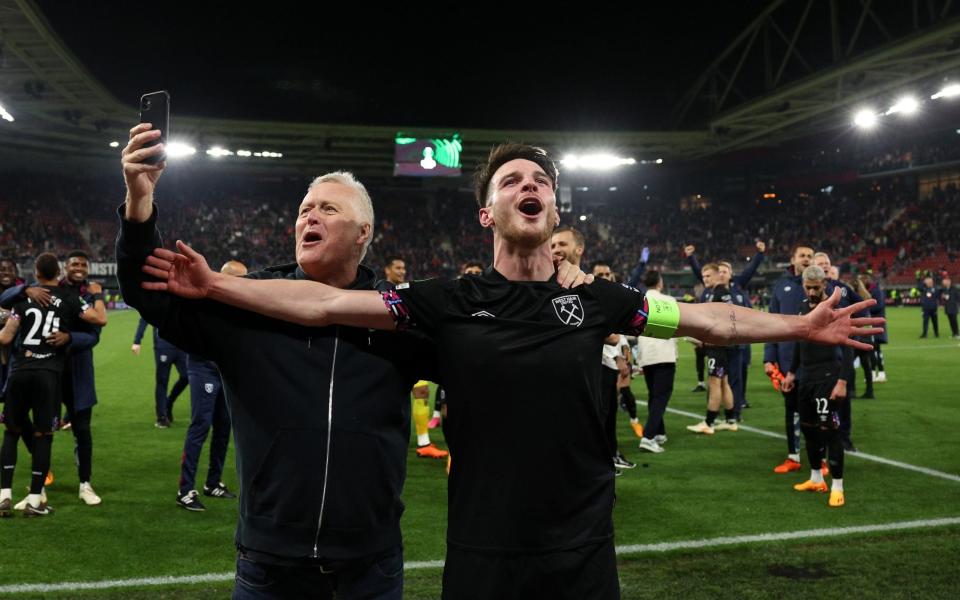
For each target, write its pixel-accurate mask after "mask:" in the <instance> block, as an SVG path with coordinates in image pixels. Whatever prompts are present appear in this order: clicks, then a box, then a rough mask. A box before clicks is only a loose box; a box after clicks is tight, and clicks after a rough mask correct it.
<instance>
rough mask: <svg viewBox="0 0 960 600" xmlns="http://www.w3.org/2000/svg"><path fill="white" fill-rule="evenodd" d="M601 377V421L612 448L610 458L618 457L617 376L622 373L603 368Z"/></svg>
mask: <svg viewBox="0 0 960 600" xmlns="http://www.w3.org/2000/svg"><path fill="white" fill-rule="evenodd" d="M601 370H602V371H603V374H602V375H601V376H600V386H601V388H600V420H601V422H602V423H603V430H604V431H605V432H606V434H607V444H608V445H609V446H610V456H616V455H617V452H619V450H620V445H619V444H618V443H617V400H618V396H619V393H618V392H617V376H618V375H619V374H620V372H619V371H618V370H616V369H611V368H610V367H602V368H601Z"/></svg>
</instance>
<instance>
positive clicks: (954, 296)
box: [940, 277, 960, 339]
mask: <svg viewBox="0 0 960 600" xmlns="http://www.w3.org/2000/svg"><path fill="white" fill-rule="evenodd" d="M942 283H943V285H942V287H941V288H940V298H941V299H942V300H943V312H945V313H946V314H947V321H949V322H950V335H952V336H953V338H954V339H957V338H960V328H958V327H957V307H958V305H960V297H958V294H960V290H958V289H957V288H956V287H954V285H953V280H951V279H950V278H949V277H944V278H943V282H942Z"/></svg>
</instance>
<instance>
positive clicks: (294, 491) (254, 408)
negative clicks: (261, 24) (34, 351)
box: [117, 124, 435, 599]
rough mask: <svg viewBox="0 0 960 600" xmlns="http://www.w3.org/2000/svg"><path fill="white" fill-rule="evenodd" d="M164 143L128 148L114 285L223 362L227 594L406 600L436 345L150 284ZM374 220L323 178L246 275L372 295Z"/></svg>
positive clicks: (180, 340) (349, 186) (137, 140)
mask: <svg viewBox="0 0 960 600" xmlns="http://www.w3.org/2000/svg"><path fill="white" fill-rule="evenodd" d="M159 135H160V132H159V131H157V130H150V125H149V124H142V125H137V126H136V127H134V128H133V129H132V130H131V132H130V141H129V143H128V144H127V146H126V147H125V148H124V150H123V154H122V165H123V174H124V179H125V182H126V187H127V197H126V199H125V201H124V204H123V205H122V206H121V207H120V209H119V216H120V223H121V225H120V235H119V237H118V240H117V268H118V277H119V279H120V285H121V289H122V291H123V295H124V299H125V300H126V301H127V302H128V303H129V304H130V305H131V306H133V307H135V308H136V309H137V310H139V311H140V314H141V315H143V317H144V318H145V319H146V320H147V321H148V322H149V323H151V324H152V325H154V326H159V327H160V335H161V336H163V337H164V338H165V339H167V340H169V341H170V342H171V343H174V344H176V345H177V346H178V347H179V348H181V349H183V350H184V351H187V352H193V353H197V354H200V355H202V356H204V357H205V358H207V359H210V360H213V361H215V363H216V364H217V366H218V367H219V370H220V373H221V376H222V379H223V386H224V391H225V397H226V401H227V406H228V407H229V409H230V418H231V422H232V425H233V431H234V443H235V444H236V456H237V471H238V476H239V480H240V506H239V521H238V525H237V533H236V544H237V549H238V553H237V581H236V588H235V597H238V598H264V597H272V598H275V597H290V598H300V597H306V596H318V597H321V598H332V597H333V596H334V595H335V594H336V596H337V597H342V598H351V597H375V598H387V599H399V598H401V596H402V593H403V550H402V545H401V534H400V515H401V514H402V513H403V503H402V501H401V499H400V496H401V493H402V490H403V482H404V478H405V475H406V459H407V447H408V444H409V442H410V400H409V391H410V388H411V386H412V385H413V382H414V381H416V380H417V379H418V378H420V377H418V375H421V376H423V377H431V376H433V371H432V370H431V369H429V368H424V367H422V366H421V365H425V366H426V367H429V366H430V365H431V364H432V363H433V361H434V360H435V350H434V348H433V347H432V346H429V345H428V344H424V343H423V340H422V339H419V338H414V337H411V336H406V335H402V336H396V335H390V334H381V333H376V332H373V333H371V332H370V331H369V330H368V329H366V328H354V327H339V326H330V327H304V326H297V325H292V324H289V323H284V322H281V321H277V320H274V319H269V318H264V317H261V316H259V315H256V314H254V313H251V312H247V311H243V310H237V309H234V308H231V307H228V306H225V305H223V304H219V303H215V302H208V301H190V300H183V299H181V298H177V297H174V296H172V295H170V294H166V293H163V292H156V291H145V290H143V289H142V288H141V286H140V283H141V282H142V281H143V280H144V278H145V276H144V275H143V273H142V271H141V266H142V264H143V261H144V258H145V257H146V256H148V255H149V254H150V253H151V251H153V249H154V248H157V247H159V246H160V245H161V243H160V233H159V230H158V229H157V226H156V223H157V219H158V209H157V207H156V205H155V204H154V203H153V192H154V189H155V187H156V184H157V181H158V179H159V178H160V175H161V173H162V172H163V170H164V167H165V165H164V163H162V162H161V163H160V164H158V165H149V164H146V163H144V162H143V160H144V159H145V158H148V157H150V156H161V155H162V153H163V151H164V150H163V145H162V144H158V145H157V146H153V147H150V148H143V144H144V143H145V142H147V141H151V140H156V139H157V138H158V137H159ZM373 220H374V219H373V206H372V203H371V201H370V197H369V195H368V194H367V192H366V189H365V188H364V187H363V185H361V184H360V183H359V182H357V181H356V180H355V179H354V178H353V176H352V175H349V174H347V173H330V174H327V175H324V176H321V177H318V178H317V179H315V180H314V182H313V183H312V184H311V186H310V187H309V189H308V190H307V193H306V195H305V196H304V198H303V200H302V202H301V203H300V206H299V209H298V211H297V218H296V225H295V230H294V232H295V239H294V240H293V241H294V247H293V249H294V250H295V256H296V263H295V264H289V265H284V266H280V267H273V268H271V269H268V270H266V271H261V272H257V273H252V274H250V275H248V277H249V278H256V279H283V278H288V279H290V280H295V279H302V280H315V281H322V282H325V283H328V284H331V285H335V286H339V287H343V288H350V289H362V290H373V286H374V283H375V280H376V277H375V275H374V273H373V271H371V270H370V269H368V268H366V267H363V266H361V265H360V260H361V258H362V256H363V254H364V253H365V251H366V249H367V246H368V245H369V242H370V240H371V239H372V234H373V231H372V228H373ZM233 279H238V280H239V279H241V278H239V277H234V278H233ZM272 301H273V299H272V298H271V297H269V296H264V297H262V298H261V299H260V303H261V304H269V303H271V302H272ZM385 356H389V357H391V360H388V359H387V358H384V357H385Z"/></svg>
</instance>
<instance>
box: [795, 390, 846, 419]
mask: <svg viewBox="0 0 960 600" xmlns="http://www.w3.org/2000/svg"><path fill="white" fill-rule="evenodd" d="M836 384H837V382H836V380H827V381H821V382H819V383H801V384H800V385H799V386H798V387H797V390H798V404H799V408H800V411H799V412H800V422H801V423H803V424H804V425H812V426H815V427H820V429H838V428H839V427H840V403H841V402H845V400H831V399H830V394H831V393H832V392H833V386H835V385H836Z"/></svg>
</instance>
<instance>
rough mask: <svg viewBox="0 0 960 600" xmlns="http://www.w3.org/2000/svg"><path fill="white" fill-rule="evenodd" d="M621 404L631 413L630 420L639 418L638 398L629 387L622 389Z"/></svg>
mask: <svg viewBox="0 0 960 600" xmlns="http://www.w3.org/2000/svg"><path fill="white" fill-rule="evenodd" d="M620 406H622V407H623V410H625V411H627V414H628V415H630V422H631V423H633V422H634V421H636V420H637V398H636V396H634V395H633V391H632V390H631V389H630V388H629V387H625V388H622V389H621V390H620Z"/></svg>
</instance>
